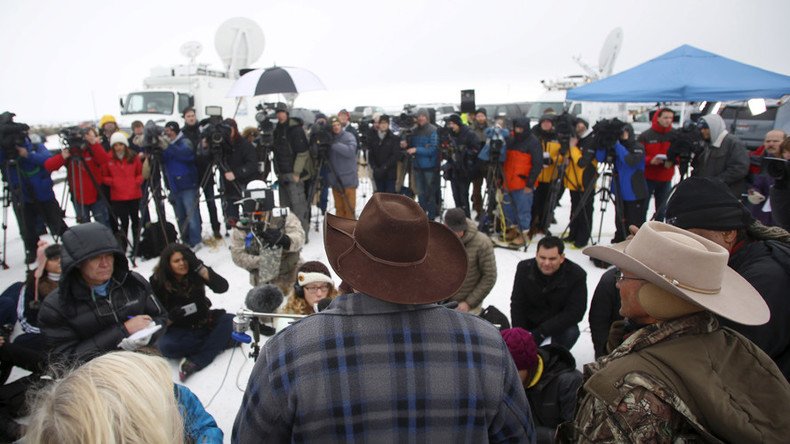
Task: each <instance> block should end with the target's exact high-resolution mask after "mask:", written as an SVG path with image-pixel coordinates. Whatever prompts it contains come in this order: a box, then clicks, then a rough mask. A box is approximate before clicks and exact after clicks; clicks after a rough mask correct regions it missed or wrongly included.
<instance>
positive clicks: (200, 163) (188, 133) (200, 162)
mask: <svg viewBox="0 0 790 444" xmlns="http://www.w3.org/2000/svg"><path fill="white" fill-rule="evenodd" d="M181 132H182V133H183V134H184V137H186V138H187V139H189V142H190V143H192V149H193V150H194V151H195V166H196V167H197V172H198V177H199V178H201V179H202V178H203V176H204V175H205V173H206V170H207V169H208V166H209V165H210V164H211V155H210V153H209V152H208V150H207V149H204V148H202V147H201V144H200V124H198V123H196V124H195V125H193V126H189V125H186V124H184V126H182V127H181ZM207 184H212V185H213V184H214V176H211V177H209V178H208V182H207Z"/></svg>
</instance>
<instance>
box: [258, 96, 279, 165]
mask: <svg viewBox="0 0 790 444" xmlns="http://www.w3.org/2000/svg"><path fill="white" fill-rule="evenodd" d="M255 109H256V110H258V112H257V113H256V114H255V121H256V122H258V131H259V134H258V137H257V138H256V139H255V144H256V145H257V146H259V147H261V148H264V149H265V150H266V152H267V153H268V151H269V150H270V149H271V148H272V146H274V123H273V122H272V118H271V116H272V115H273V114H274V109H275V104H274V103H270V102H265V103H259V104H257V105H255Z"/></svg>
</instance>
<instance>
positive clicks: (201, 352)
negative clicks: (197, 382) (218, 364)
mask: <svg viewBox="0 0 790 444" xmlns="http://www.w3.org/2000/svg"><path fill="white" fill-rule="evenodd" d="M232 331H233V315H232V314H230V313H225V314H224V315H222V316H221V317H220V318H219V320H218V321H217V324H216V325H215V326H214V328H213V329H209V328H208V327H204V328H197V329H191V328H180V327H172V326H171V327H168V329H167V332H166V333H165V334H164V336H162V337H161V338H159V340H158V341H156V346H157V347H159V351H161V352H162V355H164V356H166V357H168V358H175V359H180V358H187V359H189V360H190V361H192V362H193V363H194V364H195V365H196V366H197V368H198V370H200V369H202V368H205V367H206V366H207V365H209V364H211V361H213V360H214V358H215V357H217V355H218V354H220V353H222V351H223V350H225V349H226V348H229V347H232V346H233V341H232V340H231V337H230V334H231V332H232Z"/></svg>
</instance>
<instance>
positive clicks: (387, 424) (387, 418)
mask: <svg viewBox="0 0 790 444" xmlns="http://www.w3.org/2000/svg"><path fill="white" fill-rule="evenodd" d="M232 441H233V442H234V443H250V442H256V443H257V442H321V443H331V442H376V443H386V442H392V443H394V442H399V443H400V442H443V443H444V442H448V443H454V444H455V443H467V442H468V443H484V442H530V443H534V442H535V431H534V427H533V424H532V418H531V413H530V409H529V405H528V404H527V400H526V397H525V394H524V389H523V387H522V385H521V381H520V380H519V378H518V373H517V371H516V367H515V365H514V364H513V362H512V359H511V357H510V354H509V352H508V350H507V347H506V346H505V344H504V342H503V341H502V338H501V336H500V334H499V332H498V331H497V329H496V328H495V327H493V326H492V325H491V324H489V323H488V322H487V321H485V320H483V319H481V318H479V317H477V316H473V315H469V314H466V313H459V312H456V311H453V310H449V309H446V308H444V307H441V306H438V305H435V304H429V305H401V304H393V303H389V302H385V301H381V300H377V299H374V298H372V297H370V296H367V295H364V294H359V293H358V294H351V295H342V296H340V297H338V298H337V299H336V300H335V301H333V302H332V305H330V306H329V308H328V309H327V310H325V311H323V312H321V313H319V314H316V315H313V316H309V317H307V318H305V319H302V320H300V321H299V322H296V323H294V324H293V325H291V326H290V327H288V328H286V329H285V330H283V331H281V332H280V333H278V334H277V335H275V336H274V337H272V338H271V339H269V341H268V342H267V343H266V344H265V346H264V347H263V349H262V350H261V354H260V357H259V358H258V362H257V363H256V365H255V368H254V369H253V371H252V375H251V376H250V380H249V382H248V385H247V390H246V392H245V394H244V398H243V400H242V404H241V407H240V408H239V412H238V414H237V416H236V422H235V424H234V426H233V435H232Z"/></svg>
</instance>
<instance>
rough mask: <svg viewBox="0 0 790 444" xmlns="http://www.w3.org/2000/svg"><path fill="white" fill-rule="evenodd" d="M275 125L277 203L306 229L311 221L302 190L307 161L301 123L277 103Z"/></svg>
mask: <svg viewBox="0 0 790 444" xmlns="http://www.w3.org/2000/svg"><path fill="white" fill-rule="evenodd" d="M275 116H276V117H277V126H275V128H274V134H273V136H274V147H273V153H274V172H275V174H277V180H278V182H279V184H280V188H279V195H280V206H283V207H288V208H290V209H291V212H292V213H293V214H294V215H295V216H296V217H297V218H299V220H300V221H301V223H302V228H303V229H304V230H305V231H307V229H308V225H309V223H310V217H309V206H308V202H307V197H306V195H305V191H304V185H303V183H302V182H303V177H302V176H303V175H306V173H307V171H306V169H305V168H306V165H307V163H308V161H309V160H310V153H309V149H308V148H309V144H308V142H307V135H305V132H304V129H303V127H302V122H301V121H300V120H299V119H296V118H291V116H290V114H289V113H288V107H287V106H286V105H285V104H284V103H278V104H277V107H276V109H275Z"/></svg>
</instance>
